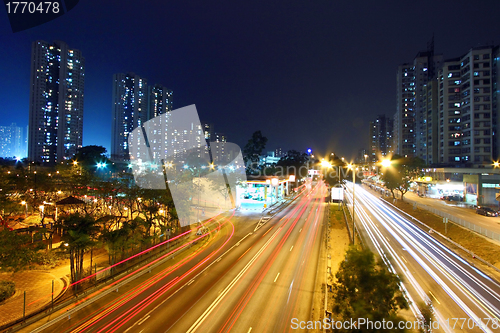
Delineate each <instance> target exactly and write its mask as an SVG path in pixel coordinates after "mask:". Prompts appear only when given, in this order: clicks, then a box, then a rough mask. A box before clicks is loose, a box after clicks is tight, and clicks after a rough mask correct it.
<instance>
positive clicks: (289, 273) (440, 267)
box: [27, 182, 500, 333]
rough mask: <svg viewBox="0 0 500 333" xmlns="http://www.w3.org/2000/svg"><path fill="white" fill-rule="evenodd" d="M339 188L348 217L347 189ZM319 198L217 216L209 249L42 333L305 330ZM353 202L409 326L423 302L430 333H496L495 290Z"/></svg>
mask: <svg viewBox="0 0 500 333" xmlns="http://www.w3.org/2000/svg"><path fill="white" fill-rule="evenodd" d="M346 188H347V191H346V196H345V198H346V200H347V204H348V209H352V200H353V196H352V183H350V184H348V185H347V186H346ZM326 193H327V192H326V187H325V186H324V185H323V184H322V183H321V182H319V183H318V184H316V185H315V186H309V187H305V188H303V192H302V193H300V194H299V195H298V196H297V197H296V199H295V200H294V201H292V202H290V203H289V205H288V206H286V207H285V208H284V209H282V210H281V211H280V212H278V213H277V214H276V215H275V216H273V217H272V218H271V219H269V220H261V214H259V213H248V212H247V213H234V212H232V213H231V214H227V215H224V216H219V217H217V218H216V219H214V220H212V221H210V223H209V224H208V230H209V236H210V240H209V241H205V242H203V243H199V244H197V245H195V246H193V247H192V248H190V249H188V250H186V251H184V252H183V253H182V254H179V255H176V256H175V259H172V260H168V261H166V262H165V263H164V264H162V265H160V266H158V267H157V268H155V269H152V270H151V272H150V273H148V274H145V275H143V276H141V277H140V278H137V279H136V280H135V281H133V282H131V283H129V284H128V285H126V286H124V287H121V288H120V290H118V291H117V292H116V293H111V294H109V295H107V296H106V297H103V298H102V299H100V300H98V301H96V302H93V303H91V304H89V305H87V306H85V307H83V308H82V309H81V310H80V311H78V312H77V313H75V314H73V315H72V316H71V317H70V318H64V319H63V320H61V321H58V322H57V323H55V324H54V325H52V326H50V327H49V328H47V329H46V330H45V331H46V332H130V333H133V332H137V333H141V332H142V333H146V332H155V333H156V332H173V333H176V332H189V333H191V332H229V331H233V332H244V333H249V332H288V331H292V325H291V323H292V319H293V318H297V319H296V320H298V321H308V320H311V310H312V307H313V302H314V301H313V299H314V297H313V296H314V292H315V287H317V286H316V285H315V284H316V281H318V280H317V276H316V275H317V271H318V258H319V250H320V246H321V243H322V242H321V241H320V239H321V237H322V230H323V229H322V228H321V226H322V224H323V222H324V213H325V212H324V207H325V205H324V204H322V202H324V198H325V196H326ZM355 193H356V205H355V207H356V214H355V215H356V220H357V225H358V226H359V228H360V230H361V233H362V235H363V238H364V239H365V241H366V244H367V245H368V246H369V247H370V248H372V249H373V250H374V251H375V252H378V253H379V255H380V256H381V257H382V258H383V259H384V261H385V263H386V264H387V265H388V267H389V269H390V270H391V271H393V272H395V273H397V274H398V275H400V276H401V277H402V280H403V284H402V288H403V289H404V292H405V294H406V295H407V298H408V300H409V301H410V302H411V304H412V306H411V310H412V311H413V315H414V317H418V316H419V308H418V307H417V306H416V305H417V304H418V303H419V302H420V301H422V300H426V301H432V306H433V307H434V309H435V312H436V320H438V321H439V329H435V330H434V331H441V332H498V331H500V329H499V326H498V325H499V322H498V320H499V318H500V311H499V309H500V293H499V291H500V286H499V284H498V283H497V282H496V281H494V280H492V279H491V278H489V277H488V276H487V275H485V274H484V273H483V272H481V271H480V270H478V269H477V268H475V267H474V266H472V265H470V264H469V263H468V262H467V261H464V260H463V259H462V258H460V257H458V256H457V255H455V254H454V253H452V252H451V251H449V250H448V249H447V248H446V247H444V246H443V245H442V244H440V243H439V242H437V241H436V240H434V239H433V238H432V237H430V235H429V234H428V233H426V232H424V231H422V230H421V229H419V228H417V227H416V226H415V225H414V224H413V223H412V222H410V221H409V220H408V219H407V218H406V217H405V215H404V214H403V213H402V212H398V211H396V210H395V209H394V208H392V207H390V206H388V205H386V204H385V203H384V202H382V201H381V200H380V199H379V198H378V197H377V196H375V195H373V194H372V192H371V191H369V190H367V189H365V188H363V187H362V186H359V185H357V186H356V191H355ZM259 221H260V222H259ZM201 244H202V245H201ZM200 245H201V246H200ZM27 329H28V330H30V331H31V330H32V328H31V329H30V328H29V327H28V328H27ZM299 331H300V330H299Z"/></svg>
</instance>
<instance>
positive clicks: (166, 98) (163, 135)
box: [147, 84, 173, 159]
mask: <svg viewBox="0 0 500 333" xmlns="http://www.w3.org/2000/svg"><path fill="white" fill-rule="evenodd" d="M148 90H149V93H148V117H147V120H149V119H153V118H156V117H158V116H159V115H162V114H164V113H167V112H170V111H172V105H173V99H172V98H173V96H172V95H173V93H172V90H170V89H167V88H165V87H164V86H162V85H159V84H155V85H150V86H149V89H148ZM169 120H170V118H169V117H160V118H157V121H154V122H150V123H148V124H151V125H148V127H149V126H154V127H155V128H151V129H148V132H149V133H150V134H149V136H148V143H149V147H150V149H151V152H152V154H153V158H154V159H158V158H159V159H161V158H162V157H164V156H166V155H165V154H168V151H167V150H168V145H169V139H170V136H171V135H169V132H168V131H167V129H168V127H169V124H168V122H169Z"/></svg>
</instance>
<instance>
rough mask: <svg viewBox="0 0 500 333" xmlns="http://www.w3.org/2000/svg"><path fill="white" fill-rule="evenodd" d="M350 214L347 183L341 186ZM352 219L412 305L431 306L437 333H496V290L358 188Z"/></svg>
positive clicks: (499, 314)
mask: <svg viewBox="0 0 500 333" xmlns="http://www.w3.org/2000/svg"><path fill="white" fill-rule="evenodd" d="M346 187H347V188H348V191H347V195H346V197H347V200H348V202H349V204H348V207H349V209H351V210H352V199H353V197H352V183H348V184H347V186H346ZM354 192H355V199H356V201H355V209H356V213H355V217H356V223H357V225H358V226H359V227H360V230H361V234H362V235H363V238H364V239H365V241H366V242H367V244H368V245H369V247H370V248H372V250H373V251H375V252H378V253H379V255H380V256H381V257H382V258H383V259H384V260H385V262H386V264H387V265H388V267H389V269H390V270H392V271H393V272H395V273H397V274H398V275H399V276H400V277H401V278H402V280H403V285H402V288H403V289H404V290H405V291H406V294H407V298H408V300H409V301H410V302H411V303H412V306H411V310H412V311H413V313H414V315H415V316H416V317H417V316H419V314H420V312H419V309H418V308H417V307H416V306H415V304H416V303H418V302H421V301H429V300H430V301H432V304H433V307H434V309H435V313H436V320H437V321H439V323H440V325H439V329H438V330H435V331H441V332H499V331H500V328H499V326H498V323H499V318H500V310H499V309H500V285H499V284H498V282H496V281H494V280H493V279H491V278H489V277H488V276H487V275H486V274H484V273H483V272H481V271H480V270H479V269H477V268H475V267H473V266H471V265H470V264H469V263H467V262H466V261H464V260H463V259H461V258H460V257H458V256H457V255H455V254H454V253H453V252H451V251H449V250H448V249H447V248H446V247H445V246H443V245H442V244H440V243H439V242H437V241H436V240H434V239H433V238H432V237H431V236H430V235H429V234H427V233H426V232H424V231H422V230H420V229H419V228H417V227H416V226H414V225H413V223H412V222H410V221H409V220H408V219H407V218H406V217H405V216H404V214H403V213H400V212H398V211H396V210H395V209H393V208H392V207H390V206H388V205H387V204H385V203H383V202H382V200H380V199H379V198H378V197H376V196H374V195H373V194H372V192H371V191H368V190H366V189H365V188H364V187H362V186H360V185H356V189H355V191H354Z"/></svg>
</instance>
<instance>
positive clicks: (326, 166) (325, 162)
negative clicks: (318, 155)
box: [321, 159, 332, 168]
mask: <svg viewBox="0 0 500 333" xmlns="http://www.w3.org/2000/svg"><path fill="white" fill-rule="evenodd" d="M321 166H322V167H323V168H331V167H332V165H331V163H330V162H328V161H325V160H324V159H323V160H322V161H321Z"/></svg>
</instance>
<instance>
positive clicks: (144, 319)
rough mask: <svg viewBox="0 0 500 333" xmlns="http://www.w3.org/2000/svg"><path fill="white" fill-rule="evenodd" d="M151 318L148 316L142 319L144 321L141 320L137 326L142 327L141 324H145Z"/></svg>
mask: <svg viewBox="0 0 500 333" xmlns="http://www.w3.org/2000/svg"><path fill="white" fill-rule="evenodd" d="M149 317H151V316H149V315H148V316H146V317H144V318H142V319H141V320H140V321H139V322H138V323H137V326H141V324H142V323H143V322H145V321H146V320H148V318H149Z"/></svg>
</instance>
